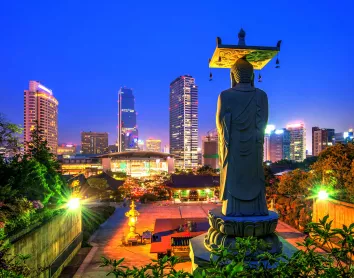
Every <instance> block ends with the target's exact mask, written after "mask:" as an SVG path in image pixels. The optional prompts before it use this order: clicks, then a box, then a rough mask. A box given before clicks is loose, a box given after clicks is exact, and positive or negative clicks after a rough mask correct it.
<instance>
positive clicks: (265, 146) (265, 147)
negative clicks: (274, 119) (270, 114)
mask: <svg viewBox="0 0 354 278" xmlns="http://www.w3.org/2000/svg"><path fill="white" fill-rule="evenodd" d="M274 130H275V125H267V126H266V129H265V131H264V143H263V161H270V135H271V133H272V132H274Z"/></svg>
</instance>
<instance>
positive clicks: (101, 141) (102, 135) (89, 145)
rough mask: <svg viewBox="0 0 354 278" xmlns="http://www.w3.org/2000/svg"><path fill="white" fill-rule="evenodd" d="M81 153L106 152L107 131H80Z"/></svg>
mask: <svg viewBox="0 0 354 278" xmlns="http://www.w3.org/2000/svg"><path fill="white" fill-rule="evenodd" d="M81 152H82V153H83V154H104V153H107V152H108V133H107V132H81Z"/></svg>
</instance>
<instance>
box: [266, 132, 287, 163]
mask: <svg viewBox="0 0 354 278" xmlns="http://www.w3.org/2000/svg"><path fill="white" fill-rule="evenodd" d="M269 156H270V157H269V160H270V161H271V162H277V161H279V160H282V159H286V160H290V132H289V131H288V130H286V129H285V128H282V129H276V130H273V131H272V133H271V134H270V136H269Z"/></svg>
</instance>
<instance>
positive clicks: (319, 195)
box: [317, 190, 328, 200]
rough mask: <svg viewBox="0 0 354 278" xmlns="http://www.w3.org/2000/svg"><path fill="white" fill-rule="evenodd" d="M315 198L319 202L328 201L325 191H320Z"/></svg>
mask: <svg viewBox="0 0 354 278" xmlns="http://www.w3.org/2000/svg"><path fill="white" fill-rule="evenodd" d="M317 197H318V199H319V200H327V199H328V193H327V191H326V190H320V191H319V192H318V194H317Z"/></svg>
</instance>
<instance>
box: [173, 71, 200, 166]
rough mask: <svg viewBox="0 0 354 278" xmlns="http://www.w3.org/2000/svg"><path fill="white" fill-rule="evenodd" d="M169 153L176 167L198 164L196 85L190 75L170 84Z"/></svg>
mask: <svg viewBox="0 0 354 278" xmlns="http://www.w3.org/2000/svg"><path fill="white" fill-rule="evenodd" d="M170 153H171V154H172V155H174V157H175V165H176V167H177V168H183V169H192V168H195V167H197V166H198V87H197V85H196V84H195V79H194V78H193V77H192V76H190V75H184V76H180V77H178V78H176V79H175V80H174V81H173V82H172V83H171V84H170Z"/></svg>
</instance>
